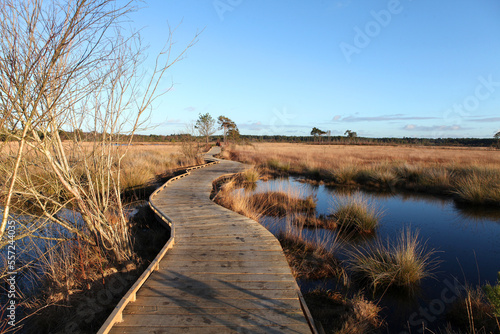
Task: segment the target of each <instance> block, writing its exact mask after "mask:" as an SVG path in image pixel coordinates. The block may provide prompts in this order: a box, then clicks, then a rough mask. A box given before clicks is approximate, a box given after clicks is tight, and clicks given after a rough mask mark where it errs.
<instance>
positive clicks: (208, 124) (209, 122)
mask: <svg viewBox="0 0 500 334" xmlns="http://www.w3.org/2000/svg"><path fill="white" fill-rule="evenodd" d="M194 127H195V128H196V130H198V132H199V134H200V136H203V137H205V139H206V141H207V145H208V140H209V139H210V136H211V135H213V134H214V133H215V131H217V129H216V127H215V119H214V118H213V117H212V116H211V115H210V114H209V113H206V114H200V116H199V118H198V119H197V120H196V124H195V126H194Z"/></svg>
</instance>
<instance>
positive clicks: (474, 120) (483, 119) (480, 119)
mask: <svg viewBox="0 0 500 334" xmlns="http://www.w3.org/2000/svg"><path fill="white" fill-rule="evenodd" d="M470 121H471V122H485V123H491V122H500V117H487V118H472V119H470Z"/></svg>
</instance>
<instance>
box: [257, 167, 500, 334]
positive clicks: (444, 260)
mask: <svg viewBox="0 0 500 334" xmlns="http://www.w3.org/2000/svg"><path fill="white" fill-rule="evenodd" d="M288 189H294V190H293V191H292V193H294V194H298V195H299V196H301V197H304V198H305V197H307V196H310V195H314V196H315V197H316V199H317V207H316V209H317V215H320V214H323V215H328V214H331V213H332V211H333V210H334V207H335V201H336V200H338V199H339V198H345V197H348V196H358V195H361V196H363V197H365V198H367V199H368V201H369V202H370V203H372V204H374V205H375V206H376V207H377V208H378V209H379V210H382V211H383V212H384V215H383V217H382V218H381V222H380V226H379V227H378V228H377V230H376V232H375V233H374V234H372V235H367V236H363V237H362V238H359V237H352V236H351V237H350V238H349V236H348V235H347V236H346V235H341V234H342V233H339V232H338V231H331V230H326V229H323V228H312V229H311V228H308V229H303V230H302V231H301V232H300V233H301V234H302V235H303V236H304V237H305V238H308V239H309V240H318V241H320V243H321V244H322V245H324V246H326V247H327V248H328V243H329V242H330V243H332V240H334V241H335V245H334V246H332V248H334V249H335V251H336V252H337V253H336V254H338V256H339V259H340V260H344V261H346V260H348V258H347V255H346V252H340V253H339V252H338V243H339V239H342V242H343V243H344V245H343V246H342V248H344V250H347V249H349V248H352V247H363V246H364V245H367V244H368V243H371V242H374V241H375V240H377V239H382V240H386V239H392V240H394V239H395V238H396V237H397V234H398V233H399V231H401V230H402V229H403V228H405V227H406V226H411V229H412V230H418V231H419V234H420V240H422V241H423V242H426V245H427V248H428V249H434V250H437V251H439V254H438V257H439V259H440V261H441V263H440V265H439V269H438V271H437V272H436V273H435V277H434V278H428V279H424V280H423V281H422V282H421V286H420V290H419V293H418V294H417V295H415V296H411V297H408V295H406V294H398V293H395V290H388V291H384V295H383V298H381V296H380V295H378V294H377V295H372V296H371V297H372V298H373V300H375V301H376V302H377V303H379V305H380V306H382V307H383V308H384V311H383V313H384V314H383V316H384V317H385V318H386V320H387V322H388V323H389V324H390V325H389V331H390V332H391V333H392V332H396V333H397V332H399V331H401V330H404V324H405V323H408V321H409V319H410V315H412V314H413V313H414V312H415V310H418V309H419V308H420V307H423V308H425V307H428V306H429V303H431V302H432V301H435V300H439V298H440V296H441V294H442V292H443V291H444V290H445V289H448V290H449V286H448V285H449V284H448V285H447V283H446V282H453V281H454V280H455V279H458V280H459V281H460V282H461V283H465V282H466V283H468V284H470V285H472V286H475V285H482V284H485V283H486V282H488V281H489V282H495V281H496V278H497V276H496V275H497V272H498V271H499V270H500V243H499V242H498V240H500V209H498V208H485V207H471V206H464V205H459V204H456V203H455V202H454V201H453V200H452V199H449V198H444V197H442V196H433V195H428V194H418V193H417V194H415V193H410V192H404V191H403V192H378V191H374V190H364V189H363V190H361V189H359V188H355V187H327V186H325V185H313V184H308V183H304V182H301V181H300V180H298V179H296V178H292V177H291V178H287V179H276V180H270V181H267V182H258V184H257V187H256V189H255V190H252V191H254V192H266V191H287V190H288ZM262 223H263V224H265V225H268V226H269V228H270V230H271V231H272V232H273V233H277V232H278V231H284V230H286V229H287V228H288V229H289V228H290V227H289V226H290V225H291V224H290V217H288V221H287V219H281V220H280V219H276V218H272V219H271V218H269V217H263V219H262ZM329 240H330V241H329ZM332 245H333V243H332ZM301 284H302V286H303V287H305V288H306V289H307V288H308V287H310V288H311V289H312V288H314V287H317V286H318V284H321V285H326V286H332V287H333V286H336V289H339V287H338V285H337V284H336V283H334V282H328V281H327V282H324V281H321V282H317V281H315V282H304V281H302V282H301ZM354 290H355V289H354ZM369 294H370V293H369ZM367 297H370V296H367ZM380 298H381V299H380ZM445 306H446V308H449V307H450V306H451V305H448V304H446V305H445ZM445 313H446V312H445V311H443V312H442V313H440V314H439V315H438V316H437V317H436V319H435V321H434V322H433V324H430V327H431V328H436V327H438V325H441V324H442V322H443V321H444V320H445V319H444V314H445Z"/></svg>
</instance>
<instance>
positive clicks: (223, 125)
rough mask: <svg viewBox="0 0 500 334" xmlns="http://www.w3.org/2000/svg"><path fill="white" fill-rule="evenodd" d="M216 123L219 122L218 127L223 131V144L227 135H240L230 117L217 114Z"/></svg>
mask: <svg viewBox="0 0 500 334" xmlns="http://www.w3.org/2000/svg"><path fill="white" fill-rule="evenodd" d="M217 123H219V129H221V130H222V131H223V133H224V144H225V143H226V139H227V137H233V138H234V137H235V134H236V133H237V135H238V137H239V135H240V133H239V130H238V127H237V126H236V123H234V122H233V121H232V120H231V119H229V118H228V117H226V116H222V115H221V116H219V118H217Z"/></svg>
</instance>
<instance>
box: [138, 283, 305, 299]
mask: <svg viewBox="0 0 500 334" xmlns="http://www.w3.org/2000/svg"><path fill="white" fill-rule="evenodd" d="M142 297H165V298H166V299H172V300H177V299H179V298H182V299H183V300H191V299H195V300H198V299H199V298H203V299H218V300H223V299H230V300H231V301H237V300H239V299H259V300H268V299H297V300H298V295H297V292H296V291H294V290H290V289H279V290H260V289H254V290H250V289H244V288H239V289H235V288H231V287H230V286H226V288H219V289H214V288H213V287H211V286H210V287H205V288H191V289H175V288H174V289H165V288H162V287H156V286H149V285H147V286H143V287H142V289H140V290H139V291H138V293H137V298H142Z"/></svg>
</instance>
